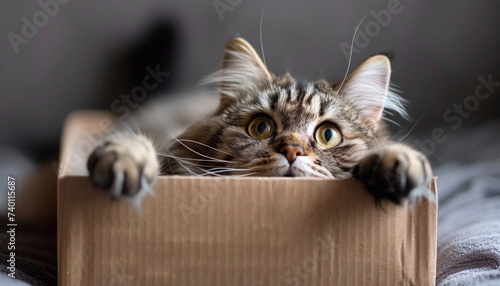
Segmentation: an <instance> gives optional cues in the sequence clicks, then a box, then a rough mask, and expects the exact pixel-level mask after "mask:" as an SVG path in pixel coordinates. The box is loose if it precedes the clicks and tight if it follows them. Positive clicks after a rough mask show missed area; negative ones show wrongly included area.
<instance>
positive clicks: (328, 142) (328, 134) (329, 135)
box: [314, 124, 342, 148]
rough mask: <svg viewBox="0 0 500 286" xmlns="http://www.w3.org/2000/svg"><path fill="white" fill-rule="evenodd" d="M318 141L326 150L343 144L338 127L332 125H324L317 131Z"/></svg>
mask: <svg viewBox="0 0 500 286" xmlns="http://www.w3.org/2000/svg"><path fill="white" fill-rule="evenodd" d="M314 136H315V137H316V141H318V143H319V144H321V145H323V146H324V147H326V148H333V147H336V146H338V145H339V144H340V143H341V142H342V136H341V135H340V131H339V129H338V128H337V127H335V126H334V125H332V124H323V125H321V126H320V127H319V128H318V129H316V134H315V135H314Z"/></svg>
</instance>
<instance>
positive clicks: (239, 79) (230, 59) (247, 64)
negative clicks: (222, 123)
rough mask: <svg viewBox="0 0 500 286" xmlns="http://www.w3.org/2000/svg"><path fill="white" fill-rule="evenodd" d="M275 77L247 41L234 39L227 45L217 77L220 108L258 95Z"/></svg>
mask: <svg viewBox="0 0 500 286" xmlns="http://www.w3.org/2000/svg"><path fill="white" fill-rule="evenodd" d="M273 77H274V76H273V75H272V74H271V73H270V72H269V71H268V70H267V68H266V66H265V65H264V63H263V62H262V60H261V59H260V57H259V55H258V54H257V52H256V51H255V50H254V49H253V48H252V46H251V45H250V44H249V43H248V42H247V41H245V40H243V39H242V38H234V39H232V40H231V41H229V43H227V45H226V50H225V52H224V61H223V63H222V69H221V70H220V71H219V72H218V73H217V75H216V77H215V78H216V81H217V82H219V83H220V93H221V99H220V108H221V109H225V108H227V107H229V106H230V105H232V104H233V103H234V102H235V101H236V99H237V98H238V97H239V96H241V95H243V94H245V93H247V94H248V93H257V92H258V91H259V88H261V87H262V86H263V85H265V84H268V83H269V82H270V81H271V80H272V79H273Z"/></svg>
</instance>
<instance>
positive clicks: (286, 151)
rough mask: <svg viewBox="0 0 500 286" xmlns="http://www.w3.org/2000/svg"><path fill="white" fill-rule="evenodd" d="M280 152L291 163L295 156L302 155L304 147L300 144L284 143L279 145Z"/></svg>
mask: <svg viewBox="0 0 500 286" xmlns="http://www.w3.org/2000/svg"><path fill="white" fill-rule="evenodd" d="M280 153H281V154H283V155H285V157H286V158H287V159H288V162H289V163H290V164H292V163H293V162H294V161H295V159H297V156H303V155H304V147H302V145H300V144H292V145H285V146H283V147H281V149H280Z"/></svg>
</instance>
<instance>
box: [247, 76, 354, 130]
mask: <svg viewBox="0 0 500 286" xmlns="http://www.w3.org/2000/svg"><path fill="white" fill-rule="evenodd" d="M343 109H345V107H344V106H343V102H342V100H341V99H340V98H339V97H338V96H337V95H336V94H335V92H334V91H333V89H332V88H329V87H328V86H326V83H323V82H295V81H286V82H282V83H278V84H275V85H273V86H271V87H269V88H267V89H263V90H261V91H260V92H259V93H258V94H254V95H252V96H250V97H249V98H247V100H245V102H242V104H241V105H240V110H239V111H240V112H243V113H244V114H249V115H255V114H256V113H261V112H262V113H266V114H268V115H270V116H271V117H273V118H274V119H275V120H276V121H278V123H279V124H280V125H281V127H282V128H283V129H285V130H287V129H288V130H295V129H297V128H300V129H303V128H308V127H309V125H311V124H317V123H320V122H321V121H323V120H328V119H330V120H332V121H341V120H342V116H341V114H342V110H343Z"/></svg>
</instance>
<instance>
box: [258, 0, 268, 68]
mask: <svg viewBox="0 0 500 286" xmlns="http://www.w3.org/2000/svg"><path fill="white" fill-rule="evenodd" d="M268 2H269V0H267V1H266V4H264V8H262V13H261V14H260V26H259V33H260V50H261V52H262V61H263V62H264V65H265V66H267V63H266V55H265V54H264V40H263V39H262V20H263V19H264V11H266V7H267V3H268Z"/></svg>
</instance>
